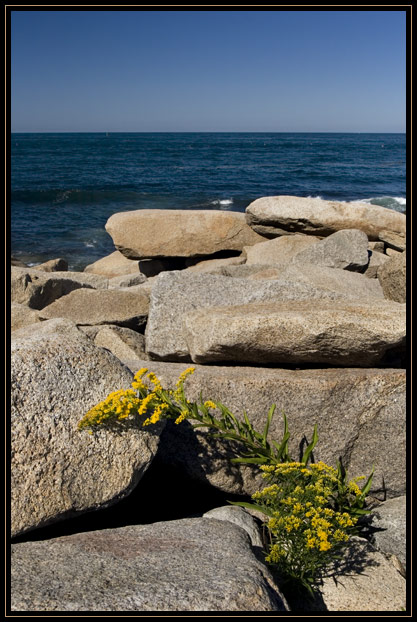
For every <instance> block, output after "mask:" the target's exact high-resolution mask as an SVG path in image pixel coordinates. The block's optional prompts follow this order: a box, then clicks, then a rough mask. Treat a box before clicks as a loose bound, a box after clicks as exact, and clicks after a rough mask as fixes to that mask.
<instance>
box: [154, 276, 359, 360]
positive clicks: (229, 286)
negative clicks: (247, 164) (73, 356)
mask: <svg viewBox="0 0 417 622" xmlns="http://www.w3.org/2000/svg"><path fill="white" fill-rule="evenodd" d="M238 267H241V266H238ZM366 282H369V279H366ZM320 298H326V299H329V300H337V299H339V298H342V294H337V293H335V292H332V291H330V290H324V289H323V288H320V287H319V286H318V287H312V286H311V285H309V284H308V283H306V282H305V283H295V282H294V283H292V282H290V281H289V279H287V280H275V281H272V280H271V281H259V282H257V283H250V284H249V283H248V281H247V280H246V279H237V278H236V279H230V278H228V277H224V276H220V275H213V274H195V275H194V274H190V273H184V272H180V271H173V272H164V273H162V274H160V275H159V276H158V277H157V280H156V281H155V284H154V286H153V288H152V293H151V298H150V305H149V317H148V322H147V325H146V332H145V338H146V352H147V353H148V354H149V356H150V358H152V359H159V360H171V361H181V360H185V361H187V360H190V356H189V352H188V346H187V344H186V341H185V339H184V336H183V332H182V331H183V327H182V320H183V317H184V316H185V314H187V313H188V312H189V311H190V310H192V309H203V308H204V309H207V308H209V307H213V306H216V305H237V304H244V303H250V302H257V301H266V300H305V299H311V300H312V299H316V300H317V299H320Z"/></svg>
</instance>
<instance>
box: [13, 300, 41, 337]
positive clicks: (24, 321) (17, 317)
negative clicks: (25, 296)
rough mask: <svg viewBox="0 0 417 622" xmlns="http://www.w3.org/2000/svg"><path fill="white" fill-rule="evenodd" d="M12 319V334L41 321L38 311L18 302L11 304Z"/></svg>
mask: <svg viewBox="0 0 417 622" xmlns="http://www.w3.org/2000/svg"><path fill="white" fill-rule="evenodd" d="M10 319H11V322H10V330H11V332H13V331H15V330H18V329H19V328H23V327H24V326H29V325H30V324H34V323H35V322H40V321H41V320H40V317H39V312H38V311H36V310H35V309H31V308H30V307H28V306H27V305H23V304H19V303H17V302H12V304H11V307H10Z"/></svg>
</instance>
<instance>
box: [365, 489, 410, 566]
mask: <svg viewBox="0 0 417 622" xmlns="http://www.w3.org/2000/svg"><path fill="white" fill-rule="evenodd" d="M371 518H372V520H371V526H372V527H373V528H375V529H376V530H377V531H375V532H373V533H372V534H371V541H372V544H373V545H374V546H375V548H377V549H378V550H379V551H382V552H383V553H389V554H391V555H396V556H397V557H398V558H399V560H400V562H401V564H402V565H403V566H404V569H406V567H407V546H406V539H407V508H406V497H405V495H403V496H401V497H395V498H394V499H387V501H384V503H381V504H380V505H379V506H377V507H376V508H375V509H374V510H373V512H372V514H371Z"/></svg>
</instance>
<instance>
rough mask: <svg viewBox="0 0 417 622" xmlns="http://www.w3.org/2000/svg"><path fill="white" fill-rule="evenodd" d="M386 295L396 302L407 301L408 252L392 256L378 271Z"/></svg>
mask: <svg viewBox="0 0 417 622" xmlns="http://www.w3.org/2000/svg"><path fill="white" fill-rule="evenodd" d="M377 277H378V281H379V282H380V283H381V287H382V290H383V292H384V296H385V297H386V298H388V299H389V300H395V301H396V302H405V301H406V297H407V267H406V254H405V252H404V253H400V254H399V255H396V256H394V257H391V258H390V259H389V260H388V261H386V262H385V263H384V264H383V265H382V266H380V267H379V268H378V271H377Z"/></svg>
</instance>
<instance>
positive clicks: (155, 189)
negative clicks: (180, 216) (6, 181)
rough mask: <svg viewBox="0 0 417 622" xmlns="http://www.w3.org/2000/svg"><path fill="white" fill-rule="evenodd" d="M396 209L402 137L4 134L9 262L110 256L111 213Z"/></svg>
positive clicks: (401, 195)
mask: <svg viewBox="0 0 417 622" xmlns="http://www.w3.org/2000/svg"><path fill="white" fill-rule="evenodd" d="M280 194H286V195H296V196H302V197H307V196H311V197H317V196H319V197H321V198H323V199H332V200H340V201H353V200H358V199H361V200H366V201H368V202H371V203H375V204H378V205H383V206H385V207H388V208H391V209H396V210H398V211H402V212H404V211H405V209H406V136H405V134H328V133H323V134H301V133H294V134H288V133H272V134H263V133H247V134H246V133H230V134H228V133H213V134H211V133H140V134H137V133H134V134H112V133H109V134H12V136H11V206H10V216H11V218H10V221H11V251H12V255H14V256H15V257H17V258H19V259H21V260H22V261H24V262H26V263H30V264H36V263H40V262H43V261H46V260H48V259H53V258H56V257H63V258H65V259H66V260H67V261H68V262H69V267H70V269H75V270H82V269H83V268H84V267H85V266H86V265H87V264H89V263H92V262H93V261H96V260H97V259H99V258H100V257H103V256H104V255H108V254H109V253H111V252H113V251H114V250H115V249H114V246H113V242H112V240H111V238H110V236H109V235H108V234H107V233H106V231H105V229H104V225H105V223H106V221H107V219H108V218H109V217H110V216H111V215H112V214H114V213H115V212H120V211H126V210H137V209H190V210H192V209H215V210H218V209H221V210H232V211H241V212H243V211H244V210H245V208H246V207H247V206H248V205H249V203H251V202H252V201H253V200H255V199H257V198H259V197H263V196H272V195H280Z"/></svg>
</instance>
